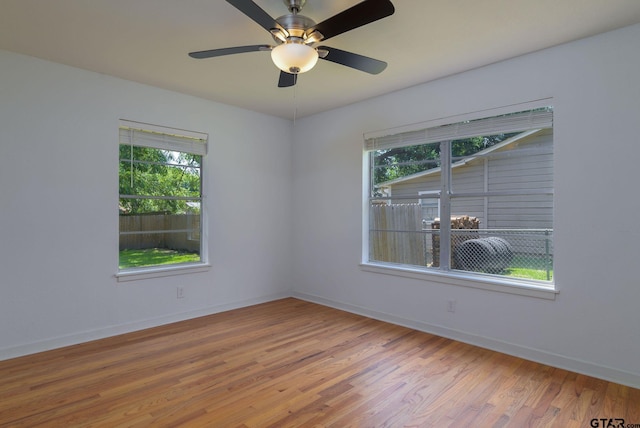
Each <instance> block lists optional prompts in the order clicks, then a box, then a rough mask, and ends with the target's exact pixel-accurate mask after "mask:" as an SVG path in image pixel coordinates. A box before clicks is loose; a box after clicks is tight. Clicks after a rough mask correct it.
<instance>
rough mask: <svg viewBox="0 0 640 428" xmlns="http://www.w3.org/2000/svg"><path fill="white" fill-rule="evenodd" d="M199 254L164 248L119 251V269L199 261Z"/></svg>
mask: <svg viewBox="0 0 640 428" xmlns="http://www.w3.org/2000/svg"><path fill="white" fill-rule="evenodd" d="M199 261H200V254H195V253H188V252H184V251H176V250H169V249H166V248H150V249H145V250H122V251H120V262H119V266H118V267H119V268H120V269H127V268H134V267H143V266H159V265H170V264H176V263H192V262H199Z"/></svg>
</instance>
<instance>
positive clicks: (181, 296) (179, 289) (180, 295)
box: [176, 287, 184, 299]
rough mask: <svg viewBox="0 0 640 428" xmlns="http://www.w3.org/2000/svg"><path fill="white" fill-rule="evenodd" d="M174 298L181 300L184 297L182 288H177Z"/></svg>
mask: <svg viewBox="0 0 640 428" xmlns="http://www.w3.org/2000/svg"><path fill="white" fill-rule="evenodd" d="M176 297H177V298H178V299H182V298H183V297H184V288H182V287H178V291H177V295H176Z"/></svg>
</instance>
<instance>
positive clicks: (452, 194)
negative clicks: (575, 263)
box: [363, 100, 553, 288]
mask: <svg viewBox="0 0 640 428" xmlns="http://www.w3.org/2000/svg"><path fill="white" fill-rule="evenodd" d="M547 101H548V100H547ZM527 107H529V106H527ZM414 128H415V127H414ZM365 153H366V164H367V170H368V171H369V173H368V184H367V187H368V189H367V209H366V211H367V212H366V217H365V224H367V225H368V227H367V229H368V230H367V233H365V234H364V239H365V241H366V242H365V243H364V246H363V248H364V249H365V251H364V252H365V254H364V263H365V264H369V265H378V266H383V267H384V266H387V267H393V268H394V269H407V270H411V271H412V272H415V271H416V270H418V271H423V272H436V271H437V272H439V273H440V274H446V275H449V276H452V277H453V276H457V277H461V278H472V279H474V278H475V279H482V280H484V281H487V282H492V281H494V282H500V283H502V284H513V285H524V284H527V285H531V284H533V285H535V286H539V287H543V288H544V287H547V288H553V109H552V107H549V106H536V107H535V108H530V109H528V110H520V111H515V112H507V113H502V114H499V115H494V116H492V117H484V118H482V117H481V118H473V119H470V120H462V121H457V122H449V123H439V124H437V125H434V126H426V127H424V128H418V129H410V130H408V131H404V132H397V133H391V134H389V133H387V134H385V133H384V132H382V133H378V135H374V136H366V139H365ZM443 219H448V221H445V220H443Z"/></svg>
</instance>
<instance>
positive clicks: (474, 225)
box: [431, 215, 480, 269]
mask: <svg viewBox="0 0 640 428" xmlns="http://www.w3.org/2000/svg"><path fill="white" fill-rule="evenodd" d="M431 228H432V229H440V219H439V218H436V219H435V220H434V222H433V223H432V224H431ZM479 228H480V220H478V218H477V217H471V216H468V215H461V216H452V217H451V229H452V230H453V229H466V230H474V229H475V230H477V229H479ZM477 237H478V232H469V233H452V234H451V248H452V249H453V248H456V246H457V245H458V244H461V243H462V242H464V241H466V240H469V239H474V238H477ZM432 244H433V264H432V266H434V267H438V266H440V234H437V233H434V234H433V235H432ZM454 265H455V261H454V259H453V251H451V267H452V268H454V269H455V266H454Z"/></svg>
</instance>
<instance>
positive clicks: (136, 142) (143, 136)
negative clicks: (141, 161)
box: [119, 120, 207, 155]
mask: <svg viewBox="0 0 640 428" xmlns="http://www.w3.org/2000/svg"><path fill="white" fill-rule="evenodd" d="M119 132H120V137H119V138H120V144H127V145H132V146H140V147H150V148H156V149H162V150H170V151H176V152H186V153H191V154H196V155H206V154H207V135H206V134H200V133H196V132H190V131H182V130H177V129H171V128H162V127H158V126H154V125H146V124H142V123H136V122H129V121H124V120H121V121H120V130H119Z"/></svg>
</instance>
